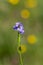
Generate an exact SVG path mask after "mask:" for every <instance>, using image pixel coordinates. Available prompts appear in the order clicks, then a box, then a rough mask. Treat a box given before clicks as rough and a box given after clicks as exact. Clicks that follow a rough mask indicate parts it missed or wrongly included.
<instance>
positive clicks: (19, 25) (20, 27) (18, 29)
mask: <svg viewBox="0 0 43 65" xmlns="http://www.w3.org/2000/svg"><path fill="white" fill-rule="evenodd" d="M13 29H14V30H16V31H18V32H19V33H21V34H23V33H24V27H23V25H22V23H20V22H17V23H16V24H15V26H13Z"/></svg>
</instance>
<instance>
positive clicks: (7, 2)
mask: <svg viewBox="0 0 43 65" xmlns="http://www.w3.org/2000/svg"><path fill="white" fill-rule="evenodd" d="M16 22H22V23H23V25H24V29H25V33H24V35H22V36H21V44H25V45H26V48H27V50H26V51H27V52H26V53H24V54H23V62H24V65H43V0H0V65H1V64H2V62H3V64H4V65H8V64H9V65H12V64H14V65H19V61H18V60H19V59H18V58H19V55H18V52H17V46H18V42H17V38H18V37H17V36H18V33H17V32H16V31H14V30H13V25H14V24H15V23H16ZM30 35H34V36H35V37H36V39H37V42H35V41H36V39H35V38H33V40H32V38H30V40H29V38H28V40H27V37H28V36H30ZM31 40H32V41H31ZM31 43H32V44H31ZM33 43H34V44H33ZM8 59H9V60H8ZM12 59H14V60H13V62H12Z"/></svg>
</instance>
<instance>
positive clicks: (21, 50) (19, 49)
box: [18, 45, 27, 53]
mask: <svg viewBox="0 0 43 65" xmlns="http://www.w3.org/2000/svg"><path fill="white" fill-rule="evenodd" d="M26 50H27V48H26V46H25V45H20V46H19V47H18V52H19V53H25V52H26Z"/></svg>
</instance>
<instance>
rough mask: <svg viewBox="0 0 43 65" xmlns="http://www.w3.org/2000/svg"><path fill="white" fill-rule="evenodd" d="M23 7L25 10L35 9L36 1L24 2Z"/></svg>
mask: <svg viewBox="0 0 43 65" xmlns="http://www.w3.org/2000/svg"><path fill="white" fill-rule="evenodd" d="M25 7H26V8H35V7H37V1H36V0H26V2H25Z"/></svg>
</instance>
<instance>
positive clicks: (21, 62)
mask: <svg viewBox="0 0 43 65" xmlns="http://www.w3.org/2000/svg"><path fill="white" fill-rule="evenodd" d="M20 37H21V36H20V33H19V32H18V47H19V46H20V42H21V41H20ZM19 55H20V64H21V65H23V61H22V55H21V52H20V53H19Z"/></svg>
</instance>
